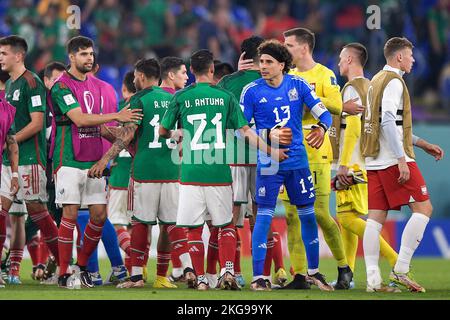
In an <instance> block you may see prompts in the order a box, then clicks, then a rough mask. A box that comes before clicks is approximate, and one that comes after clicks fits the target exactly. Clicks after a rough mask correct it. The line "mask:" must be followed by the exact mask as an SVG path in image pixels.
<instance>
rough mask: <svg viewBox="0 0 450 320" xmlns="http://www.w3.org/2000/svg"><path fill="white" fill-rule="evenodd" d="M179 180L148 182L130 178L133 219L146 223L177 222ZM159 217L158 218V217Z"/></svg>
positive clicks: (130, 202)
mask: <svg viewBox="0 0 450 320" xmlns="http://www.w3.org/2000/svg"><path fill="white" fill-rule="evenodd" d="M178 189H179V183H178V182H169V183H148V182H137V181H134V180H132V179H131V180H130V190H131V194H130V199H131V200H132V201H129V204H130V205H131V206H132V207H131V208H130V207H129V208H128V210H131V211H132V212H133V219H136V220H137V221H139V222H142V223H146V224H156V223H157V221H158V222H159V223H161V224H175V223H176V221H177V212H178ZM156 218H158V220H157V219H156Z"/></svg>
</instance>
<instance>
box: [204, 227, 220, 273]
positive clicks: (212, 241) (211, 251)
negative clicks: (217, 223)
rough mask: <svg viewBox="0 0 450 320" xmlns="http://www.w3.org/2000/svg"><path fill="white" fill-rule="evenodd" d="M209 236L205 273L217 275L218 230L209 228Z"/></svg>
mask: <svg viewBox="0 0 450 320" xmlns="http://www.w3.org/2000/svg"><path fill="white" fill-rule="evenodd" d="M209 231H210V232H211V236H210V237H209V242H208V255H207V256H206V272H207V273H209V274H216V273H217V268H216V267H217V261H218V260H219V228H217V227H211V228H209Z"/></svg>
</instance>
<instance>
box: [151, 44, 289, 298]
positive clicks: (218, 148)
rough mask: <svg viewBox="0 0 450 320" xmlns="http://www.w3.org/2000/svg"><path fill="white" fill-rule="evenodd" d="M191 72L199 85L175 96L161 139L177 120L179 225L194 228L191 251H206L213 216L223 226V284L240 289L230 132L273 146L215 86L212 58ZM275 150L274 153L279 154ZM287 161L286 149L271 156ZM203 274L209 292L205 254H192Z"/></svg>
mask: <svg viewBox="0 0 450 320" xmlns="http://www.w3.org/2000/svg"><path fill="white" fill-rule="evenodd" d="M191 71H192V72H193V73H194V75H195V78H196V83H195V84H192V85H190V86H188V87H187V88H185V89H184V90H181V91H179V92H177V93H176V94H175V96H174V97H173V99H172V100H171V102H170V105H169V108H168V109H167V112H166V114H165V115H164V118H163V120H162V122H161V125H160V127H159V133H160V136H162V137H165V138H169V137H171V136H173V135H174V134H175V133H176V131H178V130H176V131H174V130H171V129H173V128H174V127H175V124H176V122H177V121H178V122H179V124H180V125H181V127H182V128H183V129H182V132H183V158H182V164H181V178H180V196H179V207H178V215H177V226H185V227H188V228H189V232H188V241H189V247H190V252H193V251H200V252H204V245H203V241H202V238H201V231H202V229H201V228H198V227H199V226H202V225H203V224H204V222H205V215H206V213H207V212H208V213H209V214H210V215H211V218H212V225H214V226H216V227H219V228H220V229H219V255H220V265H221V272H220V276H221V277H220V280H219V285H220V287H221V288H223V289H232V290H236V289H239V286H238V284H237V283H236V279H235V276H234V256H235V251H236V231H235V227H234V224H233V221H232V220H233V213H232V205H233V197H232V188H231V183H232V179H231V171H230V167H229V165H228V164H227V163H226V161H225V147H226V144H225V141H226V139H225V138H226V132H225V131H226V129H240V130H239V132H240V134H241V135H243V136H245V137H248V138H249V141H250V143H252V144H253V145H255V146H256V145H258V146H259V148H261V149H262V150H264V151H266V152H268V153H271V148H270V147H268V146H267V145H266V144H265V143H264V142H263V141H262V140H261V139H260V138H259V137H258V136H256V134H255V133H254V132H253V131H252V130H251V129H250V127H249V126H248V123H247V121H246V120H245V119H244V116H243V114H242V111H241V108H240V106H239V103H238V101H237V99H236V98H235V97H234V96H233V95H232V94H231V93H230V92H228V91H226V90H223V89H221V88H218V87H217V86H214V85H212V84H211V83H212V82H213V77H214V63H213V55H212V53H211V52H210V51H208V50H199V51H197V52H195V53H194V54H193V55H192V57H191ZM274 151H275V150H274ZM271 154H272V155H273V156H274V157H275V158H277V160H280V159H281V160H284V159H285V158H286V155H285V154H284V150H277V151H276V152H273V153H271ZM192 259H193V264H194V268H195V271H196V273H197V276H198V280H197V288H198V289H199V290H207V289H208V288H209V285H208V280H207V278H206V277H205V272H204V265H203V264H204V261H203V259H204V258H203V256H201V255H195V256H194V255H192Z"/></svg>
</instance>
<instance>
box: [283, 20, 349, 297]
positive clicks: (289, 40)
mask: <svg viewBox="0 0 450 320" xmlns="http://www.w3.org/2000/svg"><path fill="white" fill-rule="evenodd" d="M284 38H285V41H284V44H285V45H286V47H287V49H288V50H289V52H290V53H291V55H292V60H293V64H294V65H295V68H294V69H291V71H290V73H291V74H294V75H298V76H300V77H302V78H304V79H305V80H306V81H307V82H308V83H309V84H310V85H311V86H312V87H313V88H314V89H315V93H316V94H317V96H318V97H320V100H321V101H322V102H323V104H324V105H325V106H326V107H327V109H328V110H329V111H330V112H331V113H332V114H334V115H337V116H340V115H341V112H342V98H341V93H340V91H339V86H338V85H337V83H336V76H335V75H334V73H333V71H331V70H330V69H328V68H327V67H325V66H323V65H321V64H320V63H316V62H315V61H314V59H313V57H312V53H313V49H314V45H315V36H314V33H312V32H311V31H309V30H308V29H304V28H296V29H291V30H288V31H286V32H284ZM348 105H349V106H353V107H355V103H353V105H351V102H350V103H349V104H348ZM352 112H354V110H353V111H352ZM315 122H316V120H314V118H313V116H312V115H311V113H310V112H308V111H305V113H304V116H303V130H304V136H305V137H306V136H307V135H308V131H309V130H310V129H311V126H312V125H314V124H315ZM305 146H306V152H307V154H308V160H309V165H310V168H311V173H312V175H313V179H314V181H313V182H314V186H315V190H316V201H315V204H314V210H315V213H316V219H317V223H318V224H319V225H320V227H321V229H322V232H323V234H324V237H325V241H326V242H327V244H328V246H329V247H330V249H331V252H332V253H333V256H334V258H335V259H336V260H337V262H338V284H339V285H338V286H337V287H336V289H348V288H349V286H350V282H351V281H352V277H353V273H352V271H351V269H350V267H349V265H348V262H347V258H346V256H345V251H344V245H343V242H342V237H341V233H340V231H339V227H338V225H337V224H336V222H335V221H334V219H333V218H332V217H331V215H330V209H329V206H330V192H331V188H330V180H331V162H332V159H333V155H332V149H331V144H330V140H329V137H328V135H326V138H325V141H324V143H323V145H322V146H321V147H320V149H313V148H311V147H309V146H308V145H307V143H305ZM280 198H281V199H282V200H283V204H284V206H285V208H286V220H287V225H288V249H289V253H290V257H291V264H292V267H293V269H294V273H295V276H294V280H293V281H292V282H291V283H290V284H288V285H287V286H286V287H284V288H286V289H308V288H309V284H308V283H307V281H306V280H307V275H306V267H307V266H306V255H305V249H304V245H303V241H302V237H301V234H300V226H299V225H300V220H299V218H298V216H297V210H296V208H295V206H292V205H291V204H290V203H289V199H288V197H287V194H286V193H285V192H280Z"/></svg>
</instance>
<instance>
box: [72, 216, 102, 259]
mask: <svg viewBox="0 0 450 320" xmlns="http://www.w3.org/2000/svg"><path fill="white" fill-rule="evenodd" d="M103 224H104V222H100V223H94V222H93V221H92V219H89V222H88V224H87V226H86V229H84V235H83V246H82V247H81V252H80V255H79V256H78V259H77V264H78V265H79V266H83V267H84V266H87V263H88V260H89V257H90V256H91V254H92V252H94V250H95V249H96V248H97V245H98V243H99V241H100V239H101V237H102V231H103Z"/></svg>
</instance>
